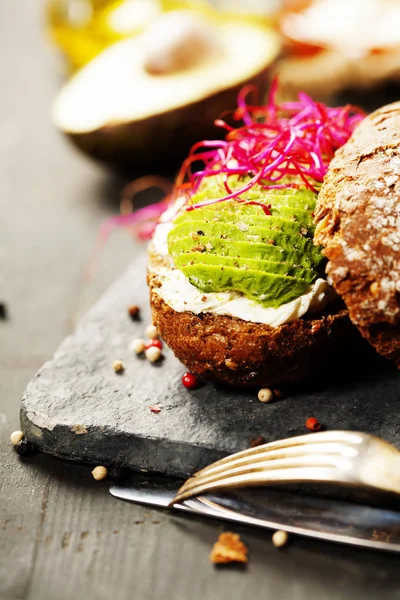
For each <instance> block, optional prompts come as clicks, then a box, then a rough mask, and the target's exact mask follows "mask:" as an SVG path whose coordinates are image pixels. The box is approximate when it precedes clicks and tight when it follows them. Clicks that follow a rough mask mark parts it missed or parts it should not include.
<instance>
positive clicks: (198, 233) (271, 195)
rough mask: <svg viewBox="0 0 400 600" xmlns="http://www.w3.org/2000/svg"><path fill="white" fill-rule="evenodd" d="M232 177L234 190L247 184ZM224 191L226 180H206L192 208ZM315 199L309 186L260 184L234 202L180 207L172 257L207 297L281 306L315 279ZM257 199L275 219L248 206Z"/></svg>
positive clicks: (173, 231)
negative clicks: (222, 295) (225, 295)
mask: <svg viewBox="0 0 400 600" xmlns="http://www.w3.org/2000/svg"><path fill="white" fill-rule="evenodd" d="M231 179H234V178H233V177H232V178H230V181H229V186H230V188H231V189H232V190H233V189H237V187H242V186H244V185H245V184H246V181H245V180H243V179H242V180H241V181H239V180H238V179H237V178H236V179H235V180H234V181H232V182H231ZM235 186H236V187H235ZM224 194H226V191H225V190H224V189H223V188H221V180H220V179H219V178H218V177H213V178H209V179H208V180H206V182H205V183H203V184H202V187H201V189H200V191H199V192H197V193H195V194H193V195H192V197H191V199H190V201H189V203H190V204H198V203H201V202H206V201H207V200H212V199H216V198H220V197H222V196H223V195H224ZM316 197H317V194H315V193H313V192H311V191H310V190H307V189H306V188H296V189H295V188H283V189H269V190H268V189H267V190H266V189H264V188H262V187H261V186H259V185H256V186H253V188H251V189H250V190H249V191H248V192H246V193H244V194H242V195H241V196H239V197H238V198H236V199H232V200H226V201H222V202H218V203H215V204H211V205H208V206H202V207H199V208H196V209H193V210H185V209H183V211H182V212H181V213H180V214H179V215H178V216H177V218H176V219H175V220H174V221H173V227H172V229H171V231H170V233H169V235H168V249H169V253H170V255H171V256H172V257H173V259H174V262H175V266H176V267H177V268H178V269H180V270H181V271H182V272H183V273H184V274H185V275H186V277H188V279H189V281H190V282H191V283H192V284H193V285H194V286H195V287H197V288H198V289H199V290H201V291H202V292H204V293H209V292H220V291H227V290H233V291H237V292H240V293H242V294H243V295H244V296H246V297H247V298H249V299H251V300H253V301H254V302H256V303H258V304H261V305H262V306H265V307H272V308H277V307H279V306H281V305H282V304H285V303H287V302H290V301H291V300H294V299H295V298H298V297H299V296H301V295H302V294H304V293H306V292H307V291H308V290H309V287H310V284H311V283H312V282H313V281H315V279H316V278H317V277H318V271H317V267H318V265H319V264H320V263H321V261H322V256H321V252H320V250H319V248H316V247H315V246H314V244H313V234H314V225H313V216H312V212H313V210H314V208H315V202H316ZM238 200H242V201H243V202H240V201H239V202H238ZM253 201H254V202H258V203H260V204H263V205H266V206H269V207H270V208H269V212H270V214H266V213H265V212H264V210H263V208H262V206H259V205H258V204H257V205H255V204H246V202H253Z"/></svg>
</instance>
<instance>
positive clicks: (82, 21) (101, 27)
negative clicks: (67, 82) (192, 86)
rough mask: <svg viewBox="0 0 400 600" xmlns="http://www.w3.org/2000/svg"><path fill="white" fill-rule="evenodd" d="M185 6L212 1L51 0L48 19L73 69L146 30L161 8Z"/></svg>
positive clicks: (204, 7) (199, 7)
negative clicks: (110, 46) (116, 43)
mask: <svg viewBox="0 0 400 600" xmlns="http://www.w3.org/2000/svg"><path fill="white" fill-rule="evenodd" d="M183 8H186V9H194V10H196V9H197V10H209V9H210V5H209V4H208V2H207V0H48V2H47V22H48V27H49V30H50V36H51V39H52V40H53V42H54V43H55V44H56V45H57V46H58V48H59V49H60V50H61V52H62V54H63V55H64V57H65V58H66V59H67V64H68V67H69V70H70V71H71V72H73V71H75V70H77V69H79V68H80V67H83V65H85V64H86V63H87V62H89V61H90V60H91V59H92V58H94V57H95V56H96V55H97V54H99V52H101V51H102V50H104V49H105V48H106V47H107V46H109V45H110V44H112V43H114V42H116V41H119V40H122V39H124V38H126V37H130V36H132V35H136V34H137V33H139V32H140V31H142V30H143V29H144V28H145V27H146V26H147V25H149V24H150V23H151V21H152V20H153V19H155V18H156V17H157V16H158V15H159V14H160V13H161V12H164V11H170V10H177V9H183ZM210 10H211V9H210Z"/></svg>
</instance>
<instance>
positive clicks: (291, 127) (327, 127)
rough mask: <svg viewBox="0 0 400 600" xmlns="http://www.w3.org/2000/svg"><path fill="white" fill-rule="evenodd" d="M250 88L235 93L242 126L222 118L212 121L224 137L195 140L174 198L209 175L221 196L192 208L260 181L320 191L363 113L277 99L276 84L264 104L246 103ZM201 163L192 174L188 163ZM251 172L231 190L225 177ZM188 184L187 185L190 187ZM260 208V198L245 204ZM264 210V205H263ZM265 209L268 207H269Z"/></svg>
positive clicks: (303, 99) (302, 97)
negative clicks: (218, 182) (216, 180)
mask: <svg viewBox="0 0 400 600" xmlns="http://www.w3.org/2000/svg"><path fill="white" fill-rule="evenodd" d="M254 91H255V88H254V86H250V85H248V86H245V87H244V88H243V89H242V90H241V91H240V93H239V96H238V107H237V109H236V110H235V112H234V113H233V119H234V121H239V120H240V121H242V122H243V123H244V125H242V126H240V127H238V128H234V127H232V126H231V125H229V124H227V123H226V122H225V121H224V120H222V119H221V118H220V119H217V120H216V121H215V124H216V125H217V126H218V127H222V128H223V129H225V130H226V131H227V134H226V138H225V140H211V141H210V140H209V141H203V142H198V143H197V144H195V145H194V146H193V147H192V149H191V151H190V153H189V156H188V158H187V159H186V160H185V161H184V163H183V165H182V168H181V171H180V173H179V175H178V179H177V185H176V189H175V196H176V195H179V194H180V192H181V190H182V187H183V186H185V189H186V190H187V189H188V187H189V189H190V191H189V194H190V195H193V194H195V193H196V192H197V191H198V190H199V188H200V187H201V184H202V183H203V182H205V181H206V180H207V178H209V177H215V176H221V177H220V179H221V196H220V197H219V198H213V199H211V200H205V201H202V202H199V203H197V204H191V205H190V204H189V205H188V206H187V207H186V210H195V209H197V208H201V207H203V206H210V205H212V204H217V203H219V202H224V201H226V200H230V199H234V200H236V201H243V199H242V198H241V196H242V195H243V194H245V193H246V192H248V191H249V190H250V189H251V188H252V187H253V186H254V185H256V184H258V185H260V186H261V187H262V188H264V189H281V188H298V187H300V186H303V185H304V186H305V187H306V188H308V189H310V190H312V191H313V192H315V193H317V192H318V189H317V188H318V184H319V183H322V181H323V178H324V176H325V174H326V172H327V170H328V165H329V163H330V161H331V160H332V158H333V155H334V153H335V151H336V150H337V149H338V148H339V147H340V146H342V145H343V144H345V143H346V142H347V140H348V139H349V137H350V136H351V134H352V132H353V131H354V128H355V127H356V125H358V123H360V121H361V120H362V119H363V118H364V117H365V113H364V112H363V111H362V110H361V109H359V108H357V107H354V106H351V105H347V106H343V107H336V108H331V107H329V106H326V105H325V104H321V103H320V102H314V100H312V99H311V98H310V97H309V96H308V95H307V94H305V93H299V95H298V100H297V101H294V102H281V103H278V102H277V99H276V96H277V91H278V82H277V80H276V79H275V81H274V82H273V84H272V86H271V90H270V94H269V100H268V102H267V104H266V105H262V106H260V105H253V104H250V103H249V102H247V100H246V98H247V96H248V94H249V93H251V92H254ZM197 161H200V162H202V163H203V164H204V166H203V168H202V169H201V170H197V171H195V172H194V173H192V170H191V167H192V164H193V163H195V162H197ZM243 175H246V176H249V177H250V179H247V180H246V181H245V182H244V184H243V186H242V187H239V188H237V189H232V186H231V185H230V183H229V178H230V177H232V176H236V177H239V178H240V176H243ZM188 184H189V186H188ZM249 204H257V205H259V206H261V207H263V206H264V205H263V204H262V203H261V202H249ZM263 210H264V212H265V209H264V208H263ZM267 210H268V213H266V214H271V213H270V212H269V209H268V208H267Z"/></svg>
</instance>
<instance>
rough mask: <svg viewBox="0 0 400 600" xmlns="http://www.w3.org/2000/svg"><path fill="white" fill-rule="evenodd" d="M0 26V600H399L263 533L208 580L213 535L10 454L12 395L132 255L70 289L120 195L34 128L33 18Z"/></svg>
mask: <svg viewBox="0 0 400 600" xmlns="http://www.w3.org/2000/svg"><path fill="white" fill-rule="evenodd" d="M0 17H1V18H0V72H1V94H0V157H1V161H0V204H1V219H0V275H1V278H0V298H1V299H4V300H5V301H6V302H7V304H8V306H9V320H8V321H5V322H0V453H1V454H0V456H1V458H0V598H1V599H2V600H14V599H17V598H18V599H20V598H24V599H30V600H33V599H39V598H40V599H41V600H54V599H57V600H68V599H74V600H75V599H79V600H80V599H83V598H96V599H104V600H106V599H107V600H109V599H110V598H112V599H113V600H125V599H127V600H128V599H131V598H135V599H137V600H150V599H154V598H168V599H169V598H171V599H175V598H182V599H187V600H189V599H190V600H197V599H200V598H207V599H212V598H215V599H218V600H222V599H224V598H230V599H232V600H235V599H239V598H246V600H251V599H253V598H265V599H271V600H272V599H276V600H278V599H282V600H291V599H293V600H303V599H306V598H307V599H309V598H318V599H319V600H324V599H328V598H329V599H330V600H334V599H341V600H342V599H345V598H349V599H350V598H363V599H364V600H368V599H373V598H374V599H375V598H380V599H385V598H387V599H389V598H390V599H391V600H392V599H395V598H400V585H399V572H398V567H397V565H398V557H396V556H391V555H388V554H377V553H372V552H368V551H361V550H352V549H350V548H346V547H342V546H335V545H333V544H332V545H331V544H320V543H317V542H310V541H306V540H302V539H295V540H293V542H292V544H291V545H290V546H289V547H288V548H286V549H285V550H283V551H278V550H276V549H275V548H274V547H273V546H272V544H271V541H270V536H269V535H268V534H266V533H265V532H264V533H260V532H258V531H256V530H252V529H246V528H240V527H234V530H235V531H238V532H239V533H240V534H241V535H242V537H243V539H244V541H245V542H246V544H247V545H248V547H249V549H250V562H249V565H248V568H247V569H245V570H242V569H238V568H229V569H215V568H214V567H213V566H212V565H211V564H210V563H209V561H208V554H209V551H210V549H211V546H212V543H213V542H214V540H215V539H216V537H217V535H218V533H219V532H220V531H221V530H222V526H221V525H220V524H219V523H216V522H212V521H207V520H195V519H189V518H182V517H175V516H171V515H168V514H166V513H165V512H161V511H154V510H146V509H144V508H141V507H137V506H134V505H130V504H124V503H122V502H118V501H116V500H114V499H113V498H112V497H111V496H110V495H109V494H108V487H107V484H106V483H104V484H103V483H96V482H95V481H94V480H93V479H92V477H91V474H90V468H89V467H86V466H77V465H73V464H68V463H64V462H61V461H55V460H51V459H50V458H47V457H44V456H42V457H37V458H35V459H30V460H20V459H19V458H18V456H17V455H16V454H15V453H14V451H13V449H12V447H11V446H10V444H9V434H10V432H11V431H12V430H14V429H18V409H19V402H20V397H21V394H22V392H23V390H24V388H25V386H26V384H27V383H28V381H29V379H30V378H31V377H32V375H33V374H34V373H35V371H36V370H37V369H38V368H39V367H40V366H41V364H42V363H43V362H44V361H45V360H46V359H47V358H49V357H50V356H51V354H52V353H53V351H54V350H55V349H56V347H57V346H58V344H59V343H60V342H61V340H62V339H63V338H64V336H65V335H67V334H68V333H69V332H71V330H72V329H73V327H74V324H75V323H76V319H77V316H78V315H79V314H81V313H82V311H83V310H85V309H86V308H87V307H88V306H89V305H90V304H91V302H92V301H93V300H94V299H95V298H96V297H97V296H98V295H99V293H100V292H101V291H102V290H103V289H104V288H105V287H106V286H107V285H108V284H109V283H110V282H111V281H112V279H113V278H114V277H115V276H116V275H117V274H119V273H120V272H121V271H122V269H123V268H124V266H125V265H126V264H128V262H129V260H130V259H131V257H132V255H133V253H134V252H135V247H134V245H133V244H132V241H131V240H130V239H129V237H128V236H127V234H126V233H124V232H118V233H116V234H115V235H114V236H113V237H112V239H111V241H110V243H109V244H108V246H107V247H106V250H105V253H104V255H103V257H102V260H101V269H100V272H99V273H98V275H97V276H96V279H95V281H94V282H92V283H91V284H90V285H89V286H88V285H84V284H83V280H82V273H83V271H84V268H85V265H86V263H87V261H88V258H89V256H90V253H91V250H92V247H93V243H94V239H95V236H96V232H97V230H98V227H99V224H100V223H101V222H102V220H103V219H104V218H105V217H106V216H107V215H109V214H112V213H114V212H116V210H117V201H118V196H119V192H120V188H121V185H122V182H121V181H119V180H118V179H117V178H115V177H114V178H113V177H112V176H111V175H110V174H109V173H107V172H106V171H105V170H104V169H101V168H100V167H98V166H96V165H93V164H92V163H90V162H89V161H86V160H85V159H84V158H82V157H81V156H80V155H78V154H76V153H75V152H74V151H73V150H72V149H71V148H70V147H69V146H68V145H67V143H66V142H65V141H64V140H63V139H62V138H61V137H60V136H59V135H58V134H57V133H56V132H55V131H54V129H53V128H52V126H51V124H50V121H49V118H48V110H49V105H50V102H51V99H52V98H53V96H54V93H55V91H56V90H57V88H58V86H59V83H60V81H59V78H58V76H57V71H56V69H55V66H54V57H53V55H52V53H51V51H50V49H49V47H48V45H47V43H46V41H45V36H44V32H43V24H42V19H41V3H40V2H34V1H32V0H29V1H27V0H13V1H12V2H7V3H6V2H3V5H2V7H1V8H0ZM82 360H84V357H82Z"/></svg>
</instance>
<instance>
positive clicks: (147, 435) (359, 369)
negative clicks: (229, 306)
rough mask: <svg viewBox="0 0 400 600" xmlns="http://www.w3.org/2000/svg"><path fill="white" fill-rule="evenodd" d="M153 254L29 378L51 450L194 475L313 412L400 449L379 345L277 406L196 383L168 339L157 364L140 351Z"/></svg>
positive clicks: (392, 388)
mask: <svg viewBox="0 0 400 600" xmlns="http://www.w3.org/2000/svg"><path fill="white" fill-rule="evenodd" d="M145 263H146V256H145V253H144V252H143V254H141V255H139V256H138V257H137V259H136V260H135V261H134V263H133V264H132V265H131V267H130V268H129V269H128V270H127V272H126V273H125V274H124V275H123V276H122V277H121V278H120V279H119V280H118V281H117V282H116V283H115V284H114V285H113V286H112V287H111V288H110V289H109V290H108V291H107V292H106V294H105V295H104V296H103V297H102V298H101V299H100V300H99V302H98V303H97V304H96V305H95V306H94V307H93V308H92V309H91V310H90V311H89V313H88V314H87V315H86V316H85V317H84V318H83V319H82V321H81V323H80V325H79V327H78V329H77V331H76V333H75V334H74V335H72V336H70V337H68V338H67V339H66V340H65V341H64V342H63V344H62V345H61V346H60V348H59V349H58V351H57V352H56V354H55V356H54V357H53V359H52V360H50V361H49V362H47V363H46V364H45V365H44V366H43V367H42V369H41V370H40V371H39V372H38V373H37V375H36V377H35V378H34V379H33V380H32V381H31V383H30V384H29V386H28V388H27V390H26V392H25V394H24V397H23V400H22V408H21V421H22V427H23V430H24V431H25V434H26V436H27V437H28V439H29V440H31V441H33V442H35V443H36V444H37V445H38V446H39V448H40V449H41V450H42V451H44V452H47V453H49V454H52V455H55V456H58V457H62V458H66V459H70V460H76V461H84V462H89V463H92V464H106V465H110V464H117V465H121V466H125V467H130V468H133V469H136V470H146V471H155V472H160V473H164V474H167V475H176V476H183V477H184V476H187V475H189V474H191V473H192V472H193V471H194V470H196V469H198V468H200V467H202V466H204V465H205V464H207V463H210V462H212V461H214V460H216V459H218V458H220V457H221V456H223V455H226V454H228V453H231V452H235V451H238V450H241V449H243V448H246V447H248V445H249V443H250V442H251V440H252V439H254V438H255V437H256V436H259V435H262V436H263V437H265V439H266V440H267V441H271V440H274V439H279V438H283V437H288V436H293V435H299V434H302V433H306V430H305V428H304V421H305V419H306V417H309V416H315V417H317V418H318V419H319V420H320V422H321V423H323V425H324V426H325V427H326V428H328V429H353V430H360V431H366V432H369V433H374V434H376V435H380V436H382V437H383V438H385V439H387V440H388V441H390V442H393V443H394V444H396V445H397V446H398V447H400V376H399V372H398V371H397V369H396V368H395V367H394V366H393V365H391V364H389V363H388V362H386V361H384V360H383V359H379V358H378V357H376V356H375V354H374V353H372V352H368V351H366V352H361V353H357V354H355V355H353V356H350V357H349V360H348V367H349V369H348V370H346V371H344V370H343V371H342V370H339V371H337V372H336V371H334V374H333V376H332V370H331V381H330V382H329V383H328V382H327V377H326V374H323V373H321V374H320V375H319V376H316V377H314V378H313V380H312V381H310V380H309V381H308V382H305V383H302V384H301V385H297V386H295V387H294V388H293V389H292V390H291V391H290V392H289V393H288V394H287V395H286V396H285V397H284V398H283V399H282V400H279V401H276V402H274V403H271V404H262V403H260V402H259V401H258V399H257V391H256V390H253V391H248V392H243V391H237V390H231V389H225V388H221V387H217V386H215V385H213V384H211V383H206V384H204V386H203V387H201V388H200V389H198V390H194V391H188V390H186V389H185V388H184V387H183V386H182V384H181V381H180V380H181V376H182V374H183V372H184V371H185V369H184V367H183V366H182V364H181V363H180V362H179V361H178V360H177V359H176V358H175V357H174V356H173V354H172V352H171V351H170V350H169V349H166V350H165V359H164V360H163V361H162V363H158V364H156V365H152V364H150V363H149V362H148V361H146V360H145V359H144V358H139V357H137V356H136V355H134V354H132V353H131V352H130V351H129V349H128V346H129V343H130V341H131V340H132V339H133V338H135V337H140V336H142V335H143V331H144V329H145V327H146V325H148V324H149V322H150V313H149V308H148V292H147V288H146V284H145ZM132 303H135V304H138V305H139V306H140V307H141V308H142V320H141V321H138V322H132V320H131V319H130V318H129V316H128V314H127V307H128V306H129V305H130V304H132ZM115 359H121V360H123V361H124V363H125V367H126V369H125V372H124V373H123V374H122V375H117V374H116V373H115V372H114V371H113V368H112V363H113V361H114V360H115ZM332 379H333V381H332ZM151 405H152V406H154V405H156V406H159V405H160V406H162V410H161V412H160V413H158V414H154V413H152V412H151V411H150V409H149V406H151Z"/></svg>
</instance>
